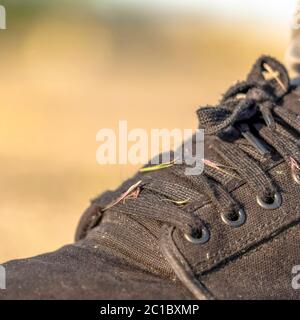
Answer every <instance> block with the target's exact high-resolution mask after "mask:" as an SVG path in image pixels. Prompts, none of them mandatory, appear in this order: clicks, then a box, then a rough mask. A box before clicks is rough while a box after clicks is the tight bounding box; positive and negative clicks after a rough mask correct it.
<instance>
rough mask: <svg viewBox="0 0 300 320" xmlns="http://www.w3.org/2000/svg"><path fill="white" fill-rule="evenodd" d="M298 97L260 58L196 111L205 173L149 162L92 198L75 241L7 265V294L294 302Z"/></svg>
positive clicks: (298, 235)
mask: <svg viewBox="0 0 300 320" xmlns="http://www.w3.org/2000/svg"><path fill="white" fill-rule="evenodd" d="M299 100H300V87H296V86H295V85H292V84H291V83H290V80H289V76H288V74H287V71H286V69H285V68H284V67H283V66H282V65H281V64H280V63H279V62H278V61H276V60H275V59H273V58H270V57H267V56H263V57H261V58H259V59H258V60H257V62H256V63H255V64H254V66H253V68H252V70H251V71H250V73H249V75H248V77H247V80H246V81H243V82H239V83H237V84H236V85H234V86H233V87H232V88H230V89H229V90H228V91H227V93H225V95H224V96H223V98H222V100H221V101H220V103H219V104H218V105H217V106H215V107H211V106H207V107H204V108H200V109H199V110H198V111H197V115H198V119H199V128H202V129H204V132H205V153H204V159H203V162H204V171H203V172H202V174H201V175H186V174H185V169H186V167H187V166H188V165H187V164H184V163H183V164H178V163H176V157H175V155H174V159H173V161H171V162H170V163H168V164H167V165H163V166H158V167H157V166H156V167H155V166H152V165H151V163H149V164H148V165H146V167H145V168H144V170H141V171H139V172H138V173H137V174H136V175H135V176H134V177H133V178H131V179H129V180H128V181H126V182H124V183H123V184H122V185H121V186H120V187H119V188H118V189H117V190H115V191H107V192H105V193H104V194H102V195H100V196H99V197H97V198H96V199H94V200H93V201H92V203H91V206H90V207H89V208H88V209H87V210H86V212H85V213H84V214H83V216H82V218H81V220H80V223H79V226H78V228H77V232H76V242H75V243H74V244H72V245H68V246H65V247H63V248H62V249H60V250H58V251H56V252H53V253H49V254H45V255H41V256H38V257H33V258H30V259H23V260H17V261H11V262H8V263H6V264H4V266H5V268H6V270H7V290H6V291H5V290H4V291H5V292H4V291H3V292H0V299H2V298H20V299H26V298H30V299H32V298H39V299H43V298H47V299H49V298H50V299H52V298H53V299H54V298H63V299H71V298H72V299H74V298H93V299H95V298H96V299H123V298H127V299H136V298H147V299H167V298H169V299H183V298H184V299H195V298H197V299H299V298H300V293H299V290H298V288H300V284H299V285H298V283H297V279H296V278H295V276H296V274H295V271H297V270H298V269H297V267H296V266H299V265H300V246H299V243H300V232H299V231H300V228H299V221H300V210H299V206H300V202H299V198H300V197H299V191H300V184H299V183H300V178H299V163H300V153H299V134H300V121H299V120H300V116H299V113H300V112H299V110H300V109H299V107H300V101H299ZM193 151H194V150H193V149H192V150H191V152H193ZM158 168H159V169H160V170H157V169H158ZM295 267H296V268H295ZM299 270H300V267H299Z"/></svg>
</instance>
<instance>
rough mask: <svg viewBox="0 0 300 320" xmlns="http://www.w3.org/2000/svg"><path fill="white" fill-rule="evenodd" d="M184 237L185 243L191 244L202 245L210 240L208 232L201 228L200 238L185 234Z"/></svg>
mask: <svg viewBox="0 0 300 320" xmlns="http://www.w3.org/2000/svg"><path fill="white" fill-rule="evenodd" d="M184 237H185V239H186V240H187V241H189V242H191V243H193V244H204V243H206V242H207V241H208V240H209V239H210V234H209V231H208V229H207V228H206V227H204V226H202V228H201V237H200V238H194V237H193V236H192V235H190V234H187V233H185V234H184Z"/></svg>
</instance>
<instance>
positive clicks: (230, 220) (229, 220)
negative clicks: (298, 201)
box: [184, 177, 300, 244]
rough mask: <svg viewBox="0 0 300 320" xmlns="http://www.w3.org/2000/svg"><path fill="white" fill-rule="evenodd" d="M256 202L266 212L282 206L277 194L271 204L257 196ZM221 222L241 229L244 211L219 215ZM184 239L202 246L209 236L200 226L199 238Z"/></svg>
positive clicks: (187, 236)
mask: <svg viewBox="0 0 300 320" xmlns="http://www.w3.org/2000/svg"><path fill="white" fill-rule="evenodd" d="M298 178H299V184H300V177H298ZM256 201H257V203H258V204H259V205H260V206H261V207H262V208H264V209H267V210H274V209H277V208H279V207H280V206H281V204H282V197H281V194H280V193H279V192H276V193H274V195H273V197H272V202H271V203H267V202H265V201H263V200H262V199H261V197H259V196H257V197H256ZM221 218H222V221H223V222H224V223H225V224H227V225H229V226H230V227H233V228H238V227H241V226H242V225H243V224H244V223H245V222H246V219H247V215H246V213H245V211H244V210H243V209H241V208H240V209H239V210H238V211H237V212H236V214H235V215H234V214H233V215H232V216H230V214H227V215H226V214H222V215H221ZM184 237H185V239H186V240H187V241H189V242H191V243H193V244H204V243H206V242H207V241H208V240H209V239H210V234H209V231H208V229H207V228H206V227H205V226H202V228H201V237H199V238H196V237H193V236H191V235H189V234H185V235H184Z"/></svg>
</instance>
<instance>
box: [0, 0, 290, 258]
mask: <svg viewBox="0 0 300 320" xmlns="http://www.w3.org/2000/svg"><path fill="white" fill-rule="evenodd" d="M0 4H1V5H4V6H5V7H6V11H7V29H6V30H0V68H1V76H0V102H1V104H0V137H1V138H0V242H1V247H0V262H4V261H5V260H8V259H13V258H20V257H28V256H31V255H35V254H39V253H41V252H45V251H49V250H54V249H56V248H58V247H60V246H62V245H63V244H66V243H69V242H72V240H73V237H74V231H75V227H76V224H77V222H78V219H79V217H80V215H81V213H82V212H83V210H84V209H85V208H86V207H87V206H88V204H89V199H91V198H93V197H94V196H95V195H97V194H98V193H100V192H102V191H104V190H106V189H108V188H115V187H116V186H117V185H118V184H119V183H121V182H122V181H123V180H125V179H126V178H127V177H129V176H130V175H131V174H132V173H133V172H134V171H135V170H136V169H137V168H136V167H134V166H130V165H126V166H125V165H113V166H100V165H98V164H97V162H96V149H97V147H98V145H97V142H96V133H97V131H98V130H100V129H101V128H115V129H116V128H117V126H118V121H119V120H127V121H128V124H129V129H131V128H136V127H137V128H146V129H147V130H149V129H151V128H169V129H172V128H196V126H197V119H196V117H195V111H196V109H197V107H198V106H199V105H206V104H214V103H216V102H217V101H218V99H219V98H220V95H221V94H222V93H223V92H224V91H225V90H226V88H227V87H228V86H230V85H231V84H232V83H233V82H234V81H236V80H237V79H241V80H242V79H244V78H245V76H246V74H247V73H248V71H249V68H250V67H251V65H252V64H253V63H254V61H255V60H256V58H257V57H258V56H259V55H261V54H263V53H266V54H270V55H272V56H275V57H277V58H278V59H280V60H281V61H283V60H284V54H285V50H286V49H287V46H288V43H289V36H290V25H291V21H292V15H293V12H294V10H295V7H296V0H265V1H258V0H243V1H240V0H163V1H161V0H143V1H141V0H140V1H139V0H69V1H68V0H59V1H56V0H51V1H47V0H43V1H40V0H36V1H34V0H7V1H4V0H1V1H0Z"/></svg>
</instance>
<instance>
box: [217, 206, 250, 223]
mask: <svg viewBox="0 0 300 320" xmlns="http://www.w3.org/2000/svg"><path fill="white" fill-rule="evenodd" d="M235 214H236V216H237V217H236V219H233V217H230V214H227V215H226V214H224V213H222V215H221V218H222V220H223V222H224V223H225V224H227V225H229V226H230V227H233V228H238V227H240V226H242V225H243V224H244V223H245V221H246V213H245V211H244V210H243V209H239V210H238V211H237V212H235Z"/></svg>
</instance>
